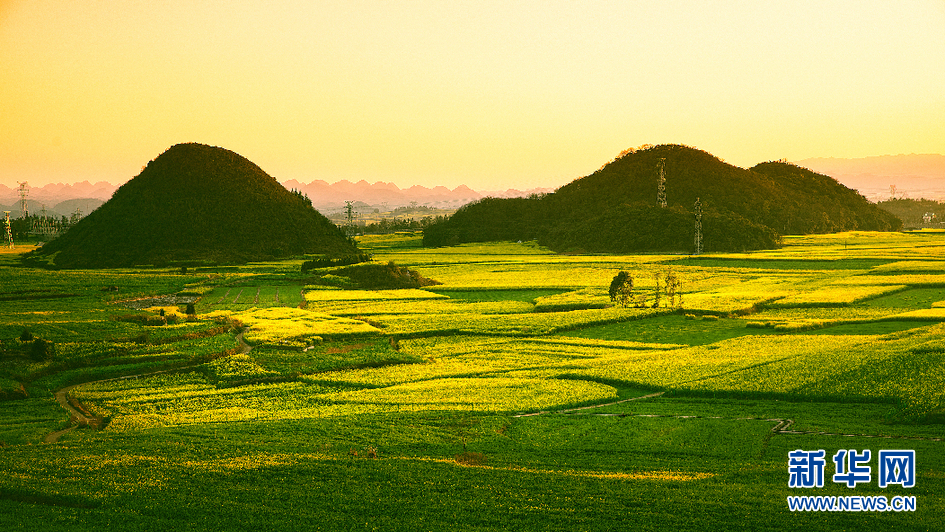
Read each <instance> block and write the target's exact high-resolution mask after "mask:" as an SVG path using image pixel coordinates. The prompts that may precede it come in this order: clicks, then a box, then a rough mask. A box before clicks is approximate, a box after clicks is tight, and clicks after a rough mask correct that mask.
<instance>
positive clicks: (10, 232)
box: [3, 211, 13, 249]
mask: <svg viewBox="0 0 945 532" xmlns="http://www.w3.org/2000/svg"><path fill="white" fill-rule="evenodd" d="M3 215H4V222H6V226H7V247H8V248H10V249H13V228H12V227H11V226H10V211H3Z"/></svg>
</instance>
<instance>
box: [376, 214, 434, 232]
mask: <svg viewBox="0 0 945 532" xmlns="http://www.w3.org/2000/svg"><path fill="white" fill-rule="evenodd" d="M445 220H446V217H445V216H442V215H441V216H425V217H423V218H420V219H419V220H415V219H413V218H384V219H382V220H380V221H378V222H372V223H369V224H367V225H365V226H364V227H363V228H358V229H359V230H360V231H361V232H362V233H364V234H384V233H396V232H397V231H423V230H425V229H426V228H427V227H430V226H431V225H433V224H436V223H441V222H443V221H445Z"/></svg>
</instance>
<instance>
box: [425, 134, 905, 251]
mask: <svg viewBox="0 0 945 532" xmlns="http://www.w3.org/2000/svg"><path fill="white" fill-rule="evenodd" d="M661 164H662V165H663V168H664V171H665V176H666V183H665V191H666V199H667V202H666V206H665V207H661V206H660V205H658V204H657V197H658V195H657V190H658V187H659V184H658V179H659V167H660V165H661ZM696 199H699V200H700V203H701V206H702V215H703V217H702V231H703V232H702V235H703V244H704V250H705V251H744V250H753V249H770V248H775V247H778V246H779V245H780V242H781V236H782V235H795V234H808V233H829V232H836V231H850V230H863V231H890V230H897V229H899V228H900V227H901V223H900V222H899V221H898V220H897V219H896V218H895V217H894V216H892V215H890V214H889V213H887V212H885V211H883V210H881V209H879V208H878V207H877V206H876V205H873V204H871V203H870V202H869V201H867V200H866V198H864V197H863V196H861V195H860V194H858V193H857V192H856V191H855V190H851V189H849V188H847V187H845V186H843V185H841V184H840V183H838V182H837V181H836V180H834V179H833V178H831V177H828V176H825V175H821V174H817V173H815V172H812V171H810V170H807V169H804V168H800V167H798V166H795V165H792V164H788V163H783V162H769V163H762V164H759V165H756V166H755V167H753V168H750V169H744V168H738V167H736V166H732V165H730V164H726V163H725V162H723V161H722V160H720V159H718V158H717V157H715V156H713V155H711V154H709V153H707V152H704V151H702V150H697V149H695V148H690V147H687V146H680V145H672V144H667V145H661V146H651V147H646V148H643V149H640V150H627V152H625V153H623V154H621V156H619V157H617V158H616V159H615V160H613V161H611V162H610V163H608V164H606V165H604V166H603V167H601V168H600V169H599V170H598V171H596V172H594V173H593V174H591V175H589V176H586V177H583V178H580V179H577V180H575V181H572V182H571V183H569V184H567V185H564V186H563V187H561V188H559V189H558V190H556V191H555V192H553V193H551V194H547V195H545V196H540V197H531V198H513V199H497V198H485V199H483V200H480V201H479V202H477V203H473V204H469V205H466V206H464V207H462V208H461V209H459V210H458V211H457V212H456V213H455V214H454V215H453V216H452V217H451V218H449V219H448V220H446V221H444V222H440V223H437V224H433V225H432V226H429V227H427V228H426V229H425V231H424V239H423V241H424V244H425V245H428V246H440V245H446V244H458V243H462V242H477V241H489V240H531V239H537V240H538V242H539V243H540V244H542V245H544V246H548V247H549V248H551V249H553V250H556V251H569V250H576V251H589V252H605V253H608V252H609V253H628V252H641V251H642V252H646V251H659V252H683V253H685V252H691V251H693V247H694V233H695V222H694V216H695V212H694V204H695V201H696Z"/></svg>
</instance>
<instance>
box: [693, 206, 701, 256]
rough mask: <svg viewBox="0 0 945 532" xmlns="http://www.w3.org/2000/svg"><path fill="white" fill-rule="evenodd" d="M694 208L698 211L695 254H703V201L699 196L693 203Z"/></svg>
mask: <svg viewBox="0 0 945 532" xmlns="http://www.w3.org/2000/svg"><path fill="white" fill-rule="evenodd" d="M693 210H694V211H695V213H696V238H695V242H694V243H695V248H696V249H695V255H701V254H702V202H701V201H699V198H696V203H695V205H693Z"/></svg>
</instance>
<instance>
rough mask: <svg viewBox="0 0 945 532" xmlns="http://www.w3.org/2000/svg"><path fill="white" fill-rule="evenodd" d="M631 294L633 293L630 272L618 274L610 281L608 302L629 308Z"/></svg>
mask: <svg viewBox="0 0 945 532" xmlns="http://www.w3.org/2000/svg"><path fill="white" fill-rule="evenodd" d="M631 292H633V277H631V276H630V272H625V271H620V272H618V273H617V275H615V276H614V278H613V280H612V281H610V300H611V301H613V302H614V303H617V304H618V305H620V306H621V307H625V308H626V307H628V306H630V294H631Z"/></svg>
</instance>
